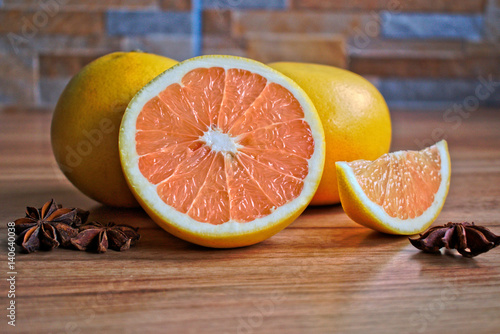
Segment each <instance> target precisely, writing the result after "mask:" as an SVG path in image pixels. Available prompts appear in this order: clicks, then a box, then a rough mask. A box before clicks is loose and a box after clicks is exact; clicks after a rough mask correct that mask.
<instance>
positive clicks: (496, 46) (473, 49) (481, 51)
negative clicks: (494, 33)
mask: <svg viewBox="0 0 500 334" xmlns="http://www.w3.org/2000/svg"><path fill="white" fill-rule="evenodd" d="M464 51H465V54H466V55H467V56H490V57H491V56H495V57H497V59H498V58H499V57H500V43H491V42H489V41H488V42H479V43H474V42H467V43H465V45H464ZM499 64H500V59H499Z"/></svg>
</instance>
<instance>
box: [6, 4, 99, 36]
mask: <svg viewBox="0 0 500 334" xmlns="http://www.w3.org/2000/svg"><path fill="white" fill-rule="evenodd" d="M0 22H2V24H1V25H0V33H6V34H7V33H12V34H16V35H18V36H19V37H20V38H24V39H31V38H33V37H38V36H39V35H41V34H65V35H91V34H102V33H103V32H104V15H103V13H98V12H62V11H50V12H48V11H43V10H38V11H21V10H9V11H7V10H0Z"/></svg>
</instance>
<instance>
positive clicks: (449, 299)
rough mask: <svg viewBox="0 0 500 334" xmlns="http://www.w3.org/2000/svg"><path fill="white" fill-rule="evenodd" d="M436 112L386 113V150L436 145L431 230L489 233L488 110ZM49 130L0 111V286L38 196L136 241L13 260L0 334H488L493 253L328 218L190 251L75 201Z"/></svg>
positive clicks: (499, 261)
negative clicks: (447, 183) (438, 201)
mask: <svg viewBox="0 0 500 334" xmlns="http://www.w3.org/2000/svg"><path fill="white" fill-rule="evenodd" d="M444 113H445V110H444V109H443V110H434V111H403V110H400V111H393V112H392V118H393V128H394V135H393V145H392V149H393V150H398V149H403V148H405V149H417V148H419V146H420V145H427V144H430V143H431V142H435V141H437V140H439V139H440V138H442V137H445V138H446V139H447V140H448V143H449V147H450V153H451V159H452V178H451V187H450V193H449V195H448V199H447V202H446V204H445V207H444V209H443V212H442V213H441V215H440V216H439V217H438V219H437V221H436V222H435V224H443V223H446V222H449V221H453V222H461V221H474V222H476V223H477V224H480V225H484V226H487V227H489V228H491V229H492V230H493V231H494V232H495V233H497V234H499V233H500V199H499V198H500V113H499V110H477V111H473V112H471V113H470V114H469V117H468V118H463V117H462V116H460V117H457V118H454V119H453V120H452V121H451V120H450V119H448V118H444ZM455 116H458V115H455ZM49 127H50V112H29V111H25V112H22V111H21V112H15V113H9V112H3V113H0V157H1V158H0V192H1V193H0V205H1V211H0V220H1V221H2V224H1V230H0V232H1V234H0V236H1V238H0V249H1V261H0V262H1V264H2V265H1V268H2V271H3V273H2V277H5V276H6V275H7V274H6V273H7V271H8V268H7V252H6V249H7V239H6V238H7V237H6V223H7V222H8V221H12V220H14V219H16V218H18V217H21V216H23V214H24V208H25V206H26V205H32V206H39V205H41V204H43V203H44V202H45V201H47V200H49V199H50V198H55V199H56V201H58V202H60V203H63V204H64V205H65V206H70V207H73V206H76V207H82V208H85V209H89V210H90V211H91V217H90V219H95V220H100V221H115V222H120V223H127V224H131V225H134V226H138V227H140V233H141V234H142V239H141V241H140V242H139V244H138V245H137V246H136V247H135V248H132V249H131V250H129V251H126V252H122V253H120V252H115V251H108V252H107V253H105V254H102V255H99V254H92V253H86V252H78V251H72V250H64V249H56V250H53V251H50V252H38V253H35V254H28V255H26V254H17V255H16V271H17V275H16V298H15V301H16V327H15V329H14V328H11V326H8V325H7V320H8V319H7V318H6V314H7V311H6V307H7V306H8V302H9V300H8V298H7V290H8V286H7V284H6V281H5V280H4V279H2V280H1V283H0V284H1V286H0V288H1V290H0V291H1V296H0V299H1V303H0V305H1V307H0V309H2V310H3V311H1V312H0V313H2V314H1V317H0V319H2V320H1V324H0V332H2V333H5V332H17V333H103V332H107V333H217V334H219V333H222V334H225V333H287V334H288V333H290V334H293V333H384V334H385V333H500V317H499V315H500V249H495V250H493V251H491V252H489V253H486V254H483V255H480V256H479V257H477V258H474V259H466V258H462V257H461V256H459V255H457V254H456V253H454V252H448V253H445V252H443V254H442V255H429V254H424V253H421V252H419V251H418V250H417V249H415V248H413V247H412V246H411V245H410V243H409V242H408V240H407V238H405V237H397V236H388V235H383V234H380V233H376V232H373V231H371V230H369V229H367V228H364V227H361V226H359V225H357V224H355V223H354V222H352V221H351V220H350V219H349V218H348V217H347V216H346V215H345V214H344V213H343V211H342V208H341V207H340V206H327V207H313V208H309V209H307V210H306V211H305V213H304V214H303V215H302V216H301V217H300V218H299V219H297V220H296V221H295V222H294V223H293V224H292V225H291V226H289V227H288V228H287V229H285V230H284V231H282V232H280V233H279V234H277V235H275V236H274V237H272V238H270V239H268V240H266V241H264V242H262V243H260V244H257V245H254V246H251V247H246V248H240V249H229V250H214V249H208V248H203V247H199V246H195V245H192V244H189V243H187V242H184V241H182V240H179V239H176V238H175V237H173V236H170V235H169V234H167V233H166V232H164V231H163V230H161V229H160V228H158V227H157V226H156V225H155V224H154V223H153V222H152V221H151V220H150V219H149V218H148V216H147V215H146V214H145V213H144V212H142V211H141V210H119V209H113V208H107V207H103V206H100V205H99V204H97V203H96V202H94V201H92V200H90V199H88V198H86V197H85V196H84V195H82V194H81V193H79V192H78V190H76V189H75V188H74V187H73V186H72V185H71V184H70V183H69V182H68V181H67V180H66V179H65V178H64V176H63V175H62V173H61V172H60V171H59V169H58V167H57V165H56V164H55V161H54V159H53V157H52V153H51V149H50V143H49ZM422 143H424V144H422Z"/></svg>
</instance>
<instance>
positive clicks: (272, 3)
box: [202, 0, 287, 9]
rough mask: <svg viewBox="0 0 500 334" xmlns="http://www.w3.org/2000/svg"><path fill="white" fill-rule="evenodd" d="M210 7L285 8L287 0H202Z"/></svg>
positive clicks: (204, 4)
mask: <svg viewBox="0 0 500 334" xmlns="http://www.w3.org/2000/svg"><path fill="white" fill-rule="evenodd" d="M202 3H203V8H210V9H286V7H287V0H202Z"/></svg>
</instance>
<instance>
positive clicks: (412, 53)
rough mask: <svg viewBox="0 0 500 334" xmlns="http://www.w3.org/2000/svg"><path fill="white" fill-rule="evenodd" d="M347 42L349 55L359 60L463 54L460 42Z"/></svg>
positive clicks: (458, 55) (451, 56)
mask: <svg viewBox="0 0 500 334" xmlns="http://www.w3.org/2000/svg"><path fill="white" fill-rule="evenodd" d="M357 42H359V41H357V40H355V39H354V38H351V39H349V41H348V44H349V46H348V51H349V55H350V56H352V57H359V58H387V57H399V58H417V59H418V58H454V57H460V56H462V55H463V53H464V42H462V41H433V40H397V39H376V38H374V39H370V40H368V41H366V42H365V41H364V40H363V41H361V42H362V43H357Z"/></svg>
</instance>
